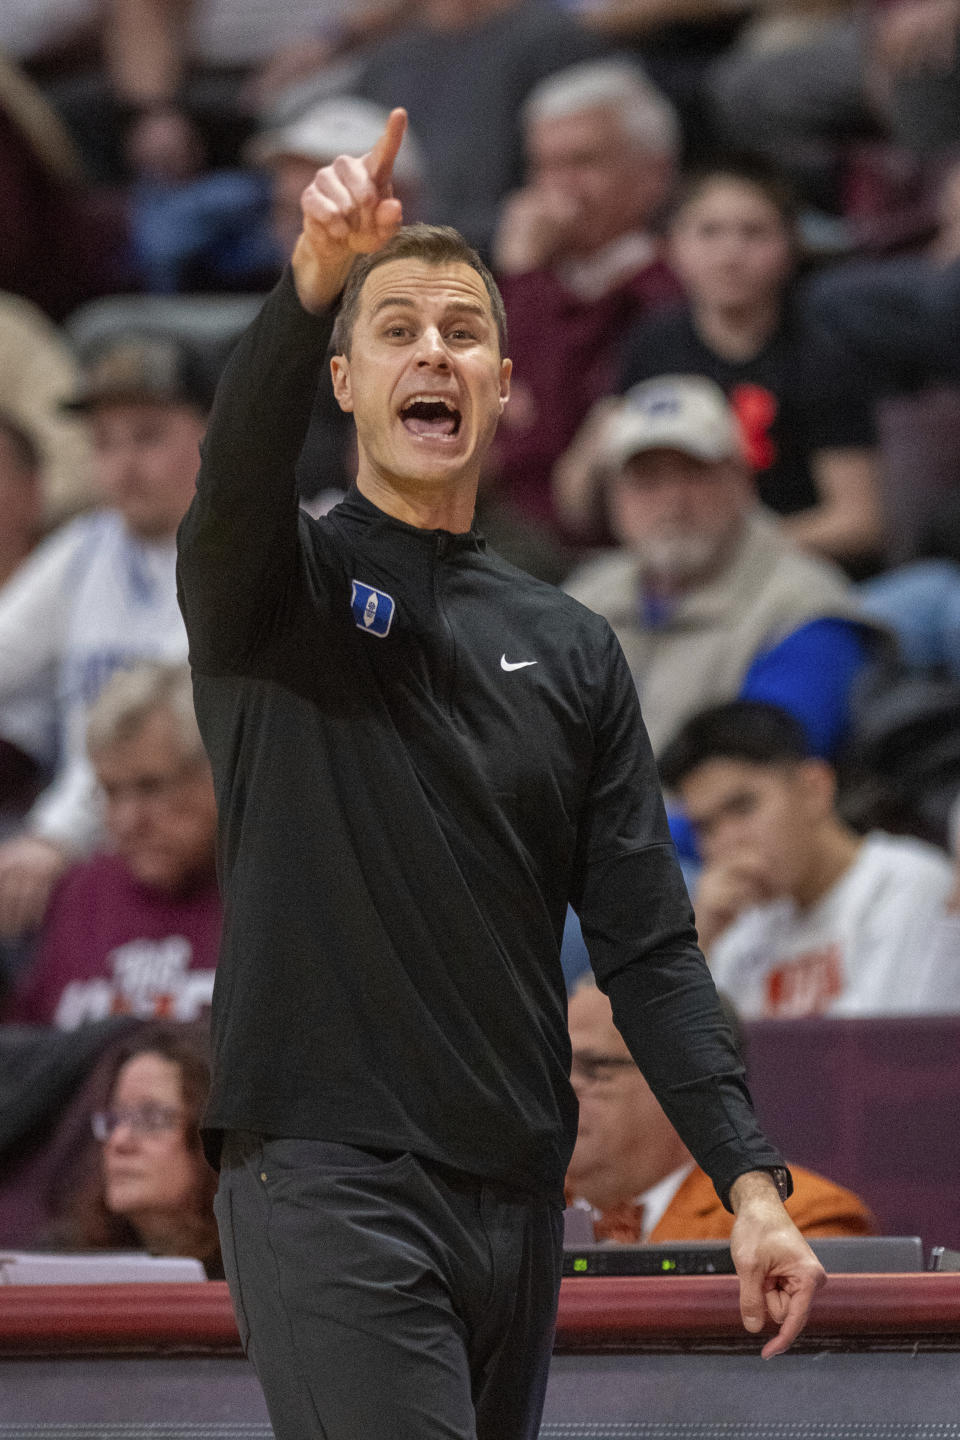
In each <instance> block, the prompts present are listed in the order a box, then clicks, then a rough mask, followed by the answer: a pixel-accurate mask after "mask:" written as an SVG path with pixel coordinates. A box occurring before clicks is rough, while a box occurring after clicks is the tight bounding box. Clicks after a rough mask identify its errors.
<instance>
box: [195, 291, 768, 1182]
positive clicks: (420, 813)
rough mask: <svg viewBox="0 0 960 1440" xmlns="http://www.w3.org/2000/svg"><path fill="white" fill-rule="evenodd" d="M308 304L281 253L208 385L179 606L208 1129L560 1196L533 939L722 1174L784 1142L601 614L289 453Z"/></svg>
mask: <svg viewBox="0 0 960 1440" xmlns="http://www.w3.org/2000/svg"><path fill="white" fill-rule="evenodd" d="M331 320H332V317H323V318H317V317H314V316H311V315H309V314H307V313H306V312H305V311H304V310H303V309H302V307H301V306H300V304H299V301H298V299H297V296H296V291H295V289H294V287H293V284H292V280H291V277H290V274H289V271H288V272H287V274H286V275H285V277H284V279H283V280H282V281H281V283H280V285H279V286H278V287H277V289H276V290H275V291H274V292H273V294H272V296H271V297H270V298H269V299H268V300H267V302H266V304H265V306H264V308H263V310H262V311H261V314H260V316H259V317H258V319H257V320H256V321H255V322H254V324H253V326H252V327H251V328H250V330H249V331H248V332H247V334H246V336H245V337H244V338H243V340H242V341H241V343H240V345H239V347H238V349H237V350H236V352H235V353H234V356H233V357H232V359H231V361H230V363H229V365H228V367H227V371H226V373H225V376H224V378H223V381H222V382H221V387H220V390H219V392H218V398H217V402H216V405H215V407H214V413H213V416H212V419H211V424H210V428H209V431H208V435H207V439H206V441H205V444H204V453H203V463H202V467H201V471H200V476H199V480H198V486H197V495H196V498H195V499H194V502H193V504H192V506H191V509H190V511H189V513H188V514H187V516H186V518H185V520H184V522H183V525H182V526H181V531H180V537H179V543H180V567H179V577H180V602H181V606H182V609H183V614H184V618H185V621H186V625H187V631H188V634H189V638H190V659H191V663H192V666H193V669H194V678H195V696H196V706H197V715H198V719H199V722H200V727H201V731H202V734H203V738H204V742H205V744H206V747H207V750H208V753H209V755H210V759H211V762H212V765H213V773H214V781H215V785H216V791H217V801H218V808H219V816H220V826H219V866H220V877H221V885H222V889H223V895H224V901H225V918H224V934H223V942H222V948H221V956H220V962H219V965H218V970H217V979H216V987H215V992H214V1003H213V1022H212V1023H213V1044H214V1062H215V1063H214V1078H213V1088H212V1093H211V1096H210V1101H209V1105H208V1109H207V1114H206V1117H205V1127H206V1134H207V1138H208V1150H209V1153H210V1154H211V1156H212V1158H214V1160H215V1159H216V1156H217V1145H218V1141H217V1137H218V1134H219V1133H220V1132H222V1131H223V1130H226V1129H245V1130H256V1131H260V1132H263V1133H266V1134H273V1135H287V1136H306V1137H316V1138H321V1139H327V1140H335V1141H341V1142H345V1143H350V1144H355V1145H361V1146H362V1145H366V1146H371V1147H377V1148H390V1149H403V1150H411V1151H413V1152H414V1153H416V1154H419V1155H422V1156H425V1157H428V1158H432V1159H434V1160H439V1161H441V1162H444V1163H446V1164H449V1165H453V1166H456V1167H457V1168H459V1169H462V1170H465V1171H468V1172H470V1173H472V1174H475V1175H480V1176H487V1177H496V1178H498V1179H500V1180H502V1181H504V1182H506V1183H509V1184H513V1185H516V1186H518V1187H520V1188H524V1189H528V1190H532V1191H536V1192H540V1193H548V1194H551V1195H554V1196H556V1197H557V1198H558V1199H559V1197H560V1195H561V1193H562V1184H563V1177H564V1172H565V1169H566V1165H567V1161H568V1159H569V1155H570V1151H571V1149H572V1145H573V1141H574V1139H575V1135H576V1102H575V1099H574V1096H573V1093H572V1090H571V1088H570V1083H569V1079H568V1076H569V1067H570V1050H569V1042H568V1038H567V1031H566V1019H565V1017H566V1011H565V994H564V985H563V978H562V974H561V969H560V963H559V949H560V937H561V932H562V927H563V919H564V913H565V908H566V904H567V901H568V900H570V901H572V903H573V904H574V906H575V908H576V909H577V910H578V912H579V914H580V918H581V923H582V926H583V931H584V935H585V937H586V940H587V944H588V946H589V949H590V953H591V958H592V961H593V965H594V969H595V971H596V973H597V977H598V980H599V982H600V984H601V985H602V986H603V988H604V989H606V990H607V991H608V993H609V995H610V998H611V1001H612V1003H613V1006H614V1015H615V1018H616V1020H617V1023H618V1025H619V1026H620V1028H621V1030H622V1032H623V1034H624V1037H625V1039H626V1040H627V1043H628V1044H629V1045H630V1047H631V1050H632V1052H633V1054H634V1055H635V1057H636V1059H637V1061H638V1063H639V1064H640V1065H641V1068H642V1069H643V1070H644V1071H645V1073H646V1075H647V1077H648V1079H649V1080H650V1082H651V1084H652V1085H653V1087H654V1089H655V1091H656V1093H657V1094H658V1096H659V1098H660V1099H661V1102H662V1103H663V1104H664V1105H665V1107H666V1108H667V1110H668V1113H669V1114H670V1115H671V1118H672V1119H673V1120H674V1122H675V1123H676V1124H677V1126H678V1128H679V1129H680V1131H681V1134H682V1135H683V1137H684V1139H685V1140H686V1141H687V1143H688V1145H690V1147H691V1149H692V1150H693V1152H694V1154H695V1156H696V1158H697V1159H698V1161H699V1162H700V1164H701V1165H703V1166H704V1167H705V1168H706V1169H707V1170H708V1172H709V1173H710V1174H711V1176H712V1178H713V1179H714V1181H715V1183H716V1184H717V1186H718V1188H719V1189H720V1190H721V1193H725V1192H726V1190H727V1188H728V1187H729V1185H730V1184H731V1183H732V1181H733V1179H735V1178H736V1176H737V1175H738V1174H741V1173H742V1172H744V1171H745V1170H749V1169H753V1168H756V1167H758V1166H772V1165H779V1164H781V1163H782V1160H781V1157H780V1156H779V1155H778V1153H777V1152H776V1151H775V1150H773V1149H772V1148H771V1147H770V1146H769V1145H768V1144H767V1142H766V1141H765V1140H764V1138H763V1136H762V1135H761V1134H760V1132H759V1130H758V1128H757V1125H756V1122H755V1120H754V1117H753V1113H752V1109H751V1106H750V1101H749V1096H748V1095H747V1092H746V1089H745V1086H744V1083H743V1078H742V1071H741V1067H740V1063H739V1060H738V1059H737V1057H736V1055H735V1052H734V1051H733V1048H732V1046H731V1043H730V1040H729V1036H728V1035H727V1033H726V1031H725V1030H724V1029H723V1025H722V1020H721V1019H720V1016H719V1011H718V1009H717V1004H716V995H715V991H714V988H713V983H712V981H711V979H710V977H709V974H708V972H707V969H706V965H705V963H704V961H703V957H702V956H701V954H700V952H699V950H698V948H697V945H696V935H695V931H694V929H693V921H692V916H691V913H690V906H689V902H688V900H687V897H686V891H685V889H684V886H683V881H682V879H681V876H680V872H679V869H678V866H677V863H676V859H675V856H674V852H673V847H672V845H671V843H670V839H669V834H668V831H667V827H666V822H665V819H664V814H663V807H662V802H661V799H660V792H659V786H658V784H657V777H656V771H655V767H654V762H653V759H652V755H651V752H650V747H649V744H648V742H647V739H646V735H645V732H644V729H643V724H642V721H641V719H640V713H639V707H638V703H637V699H636V693H635V689H634V686H633V683H632V680H631V677H630V674H629V671H628V670H627V666H626V663H625V661H624V659H623V656H622V654H621V653H620V649H619V646H618V644H617V642H616V640H615V638H614V636H613V634H612V631H611V630H610V628H609V626H608V625H607V623H606V622H605V621H604V620H602V619H601V618H600V617H598V616H596V615H594V614H592V613H591V612H590V611H588V610H586V609H584V608H583V607H582V606H580V605H579V604H577V603H576V602H575V601H573V600H571V599H570V598H569V597H567V596H565V595H563V594H561V593H560V592H559V591H557V590H555V589H554V588H553V587H551V586H548V585H545V584H543V583H541V582H539V581H536V580H534V579H532V578H531V577H529V576H527V575H524V574H523V573H522V572H520V571H518V570H515V569H514V568H513V567H511V566H509V565H507V564H506V563H505V562H504V561H502V560H501V559H499V558H498V557H497V556H495V555H493V554H491V553H489V552H488V551H487V550H486V548H485V545H484V542H483V540H482V538H481V537H480V536H479V535H478V534H477V533H476V531H473V530H471V531H470V532H469V533H467V534H463V535H457V534H451V533H449V532H446V531H427V530H420V529H417V528H415V527H413V526H410V525H406V524H404V523H402V522H401V521H399V520H396V519H393V518H392V517H390V516H388V515H386V514H384V513H383V512H382V511H380V510H379V509H377V508H376V507H375V506H374V505H372V504H371V503H370V502H369V501H368V500H367V499H365V498H364V496H363V495H361V494H360V493H359V492H358V491H357V490H354V491H352V492H351V493H350V495H349V496H348V497H347V499H346V500H345V501H344V502H343V503H342V504H341V505H339V506H337V508H336V509H335V510H333V511H332V512H331V513H330V514H329V515H327V516H325V517H324V518H323V519H321V520H319V521H314V520H312V519H309V518H308V517H306V516H304V515H303V514H302V513H300V512H299V509H298V504H297V495H296V485H295V480H294V467H295V463H296V459H297V455H298V453H299V450H300V447H301V445H302V442H303V437H304V434H305V432H306V428H307V424H308V421H309V415H310V408H311V405H312V401H313V395H314V392H315V389H316V385H317V382H318V378H319V373H320V369H321V366H322V365H323V361H324V355H325V351H326V347H327V343H328V340H329V335H330V325H331Z"/></svg>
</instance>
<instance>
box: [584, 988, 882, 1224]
mask: <svg viewBox="0 0 960 1440" xmlns="http://www.w3.org/2000/svg"><path fill="white" fill-rule="evenodd" d="M569 1025H570V1042H571V1045H572V1047H573V1064H572V1070H571V1080H572V1081H573V1088H574V1090H575V1091H576V1092H577V1099H578V1100H579V1102H580V1121H579V1129H578V1132H577V1143H576V1146H575V1148H574V1152H573V1157H572V1159H571V1161H570V1166H569V1168H568V1170H567V1184H566V1191H567V1202H568V1204H573V1205H576V1206H578V1207H581V1208H583V1209H588V1210H590V1211H591V1213H592V1216H593V1224H594V1234H595V1236H596V1238H597V1239H598V1240H615V1241H617V1242H618V1243H620V1244H626V1245H632V1244H636V1243H637V1242H638V1241H641V1240H649V1241H654V1242H656V1241H661V1240H727V1239H729V1237H730V1232H731V1230H732V1229H733V1224H732V1219H733V1217H732V1216H731V1215H729V1214H728V1213H727V1211H726V1210H724V1208H723V1206H722V1205H721V1204H720V1202H719V1200H718V1199H717V1197H716V1193H715V1191H714V1189H713V1186H712V1185H711V1184H710V1181H709V1179H708V1177H707V1176H706V1175H705V1174H704V1172H703V1171H702V1170H701V1169H700V1167H699V1166H698V1165H697V1164H696V1163H695V1161H694V1159H693V1157H692V1156H691V1154H690V1151H689V1150H688V1149H687V1147H686V1146H685V1145H684V1143H683V1141H682V1140H681V1139H680V1136H679V1135H678V1134H677V1132H676V1130H675V1129H674V1128H673V1125H672V1124H671V1122H670V1121H669V1120H668V1118H667V1116H666V1114H665V1112H664V1110H663V1109H662V1107H661V1106H660V1104H659V1102H658V1101H657V1100H656V1098H655V1097H654V1094H653V1091H652V1090H651V1089H650V1086H649V1085H648V1084H647V1082H646V1080H645V1079H644V1078H643V1076H642V1074H641V1073H640V1071H639V1070H638V1069H637V1066H636V1065H635V1064H634V1062H633V1060H632V1058H631V1056H630V1052H629V1050H628V1049H627V1047H626V1045H625V1044H624V1043H623V1038H622V1037H621V1035H620V1032H619V1030H618V1029H617V1027H616V1026H615V1025H614V1023H613V1014H612V1012H611V1009H610V1001H609V1000H608V999H607V997H606V996H605V995H604V994H603V992H602V991H601V990H599V989H598V988H597V986H596V984H595V983H594V982H593V980H592V978H589V979H585V980H583V981H581V983H580V984H579V985H578V987H577V989H576V990H575V991H574V993H573V995H572V996H571V998H570V1008H569ZM790 1172H791V1174H792V1175H793V1194H792V1195H791V1196H790V1199H789V1200H788V1201H787V1202H786V1205H787V1211H788V1213H789V1215H790V1217H791V1219H792V1220H793V1223H794V1224H795V1225H796V1227H797V1229H798V1230H799V1231H800V1233H801V1234H802V1235H806V1236H807V1238H808V1239H809V1238H810V1237H811V1236H825V1235H870V1234H873V1233H874V1232H875V1229H876V1227H875V1224H874V1221H873V1217H872V1215H871V1214H870V1212H869V1210H868V1209H867V1207H866V1206H865V1205H864V1204H863V1202H862V1200H860V1199H859V1198H858V1197H857V1196H856V1195H854V1194H852V1193H851V1191H849V1190H845V1189H844V1188H843V1187H842V1186H840V1185H835V1184H834V1183H833V1181H832V1180H825V1179H824V1178H823V1176H821V1175H815V1174H814V1173H813V1172H812V1171H810V1170H804V1169H803V1167H802V1166H800V1165H793V1164H791V1166H790Z"/></svg>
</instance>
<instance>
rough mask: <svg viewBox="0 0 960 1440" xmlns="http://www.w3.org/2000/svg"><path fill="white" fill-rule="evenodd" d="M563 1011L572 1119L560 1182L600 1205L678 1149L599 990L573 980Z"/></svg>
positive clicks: (646, 1177)
mask: <svg viewBox="0 0 960 1440" xmlns="http://www.w3.org/2000/svg"><path fill="white" fill-rule="evenodd" d="M568 1014H569V1027H570V1043H571V1046H572V1048H573V1066H572V1070H571V1081H572V1083H573V1088H574V1090H575V1091H576V1094H577V1099H578V1100H579V1101H580V1125H579V1129H578V1131H577V1143H576V1146H575V1148H574V1152H573V1158H572V1160H571V1162H570V1167H569V1170H568V1171H567V1181H568V1184H569V1186H570V1188H571V1189H572V1190H573V1191H574V1192H575V1193H576V1194H577V1195H582V1196H584V1197H585V1198H586V1199H587V1200H590V1201H591V1203H593V1204H595V1205H598V1206H599V1207H600V1208H606V1207H608V1206H610V1205H613V1204H616V1203H618V1202H619V1201H620V1200H629V1199H633V1198H634V1197H635V1196H636V1195H639V1194H641V1193H642V1192H643V1191H644V1190H647V1189H648V1188H649V1187H650V1186H651V1185H655V1184H656V1183H657V1181H658V1180H662V1179H663V1178H664V1176H666V1175H669V1174H670V1172H671V1170H675V1169H676V1168H677V1166H678V1165H680V1164H682V1163H683V1161H684V1159H685V1158H686V1152H685V1150H684V1148H683V1144H682V1142H681V1141H680V1139H679V1136H678V1135H677V1133H676V1131H675V1130H674V1128H673V1126H672V1125H671V1124H670V1121H669V1120H668V1119H667V1117H666V1115H665V1114H664V1113H663V1110H662V1109H661V1107H660V1105H659V1103H658V1102H657V1101H656V1100H655V1099H654V1096H653V1092H652V1091H651V1089H650V1087H649V1085H648V1084H647V1082H646V1080H644V1078H643V1076H642V1075H641V1074H640V1071H639V1070H638V1069H637V1067H636V1065H635V1064H634V1063H633V1060H632V1059H631V1057H630V1052H629V1050H628V1049H627V1047H626V1045H625V1044H624V1042H623V1039H622V1037H621V1035H620V1032H619V1031H618V1030H617V1028H616V1026H615V1025H614V1023H613V1016H612V1013H611V1010H610V1002H609V1000H607V998H606V996H605V995H603V994H601V992H600V991H599V990H597V989H596V988H595V987H594V986H592V985H584V986H581V987H580V989H578V990H577V991H576V992H575V993H574V995H573V996H571V999H570V1004H569V1012H568Z"/></svg>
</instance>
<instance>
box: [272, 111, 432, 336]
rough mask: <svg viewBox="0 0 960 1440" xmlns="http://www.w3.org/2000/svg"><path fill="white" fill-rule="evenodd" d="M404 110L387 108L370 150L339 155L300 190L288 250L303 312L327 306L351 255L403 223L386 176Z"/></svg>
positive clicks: (342, 281)
mask: <svg viewBox="0 0 960 1440" xmlns="http://www.w3.org/2000/svg"><path fill="white" fill-rule="evenodd" d="M406 128H407V112H406V111H405V110H399V109H398V110H391V112H390V118H389V119H388V121H387V125H386V129H385V130H384V132H383V134H382V135H381V137H380V139H379V140H378V141H377V143H376V145H374V147H373V149H372V150H371V151H370V152H369V153H368V154H366V155H363V156H361V157H360V158H359V159H356V158H354V157H353V156H350V155H339V156H338V157H337V159H336V160H334V162H333V164H332V165H325V166H324V167H323V169H322V170H318V171H317V173H316V175H315V176H314V178H313V180H312V181H311V183H310V184H309V185H308V186H307V188H306V190H305V191H304V192H303V197H302V199H301V202H300V203H301V207H302V210H303V230H302V232H301V234H300V238H299V239H298V241H297V244H296V246H295V248H294V252H293V261H292V264H293V279H294V284H295V285H296V287H297V294H298V295H299V297H300V303H301V305H303V307H304V309H305V310H310V311H313V312H314V313H319V312H320V311H321V310H326V309H327V308H328V307H329V306H330V305H332V304H333V302H334V300H336V298H337V296H338V295H339V294H340V291H341V290H342V289H343V287H344V284H345V283H346V279H347V275H348V274H349V273H350V267H351V265H352V264H353V262H354V259H355V258H356V256H357V255H368V254H370V253H371V252H372V251H374V250H379V249H380V247H381V246H382V245H385V244H386V242H387V241H388V240H389V239H390V237H391V235H393V234H394V232H395V231H396V230H398V229H399V227H400V226H401V225H402V224H403V211H402V208H401V205H400V201H399V200H397V199H395V198H394V194H393V185H392V176H393V165H394V161H395V160H396V158H397V152H398V150H399V149H400V145H401V143H402V141H403V136H404V132H405V131H406Z"/></svg>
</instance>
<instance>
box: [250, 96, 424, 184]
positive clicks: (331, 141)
mask: <svg viewBox="0 0 960 1440" xmlns="http://www.w3.org/2000/svg"><path fill="white" fill-rule="evenodd" d="M389 116H390V111H389V110H385V109H384V108H383V106H382V105H375V104H373V102H372V101H370V100H360V99H358V98H357V97H356V96H355V95H332V96H330V97H329V99H326V100H321V101H320V102H319V103H318V104H317V105H312V106H311V107H310V109H309V110H305V111H304V112H303V114H302V115H298V116H297V117H296V119H295V120H291V121H290V123H289V125H284V126H282V127H281V128H280V129H277V130H266V131H264V132H263V134H262V135H255V136H254V137H253V139H252V140H251V141H250V142H249V145H248V146H247V156H248V158H249V159H250V160H251V161H252V162H253V163H254V164H255V165H264V164H268V163H269V162H270V161H271V160H276V159H278V158H279V157H280V156H281V155H296V156H299V157H302V158H303V159H304V160H311V161H313V163H314V164H315V165H317V166H320V165H329V164H330V163H331V161H333V160H335V159H336V158H337V156H338V155H366V153H367V151H368V150H372V149H373V147H374V145H376V143H377V141H378V140H379V139H380V136H381V135H382V134H383V131H384V128H385V126H386V123H387V120H388V119H389ZM423 174H424V164H423V155H422V152H421V150H420V146H419V145H418V144H417V141H416V139H415V138H414V136H413V135H412V134H411V132H410V130H409V129H408V130H407V133H406V135H405V136H404V137H403V144H402V145H401V146H400V151H399V154H398V155H397V158H396V161H395V163H394V167H393V178H394V179H395V180H396V181H397V182H398V184H400V185H412V184H416V183H418V182H420V181H422V180H423Z"/></svg>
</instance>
